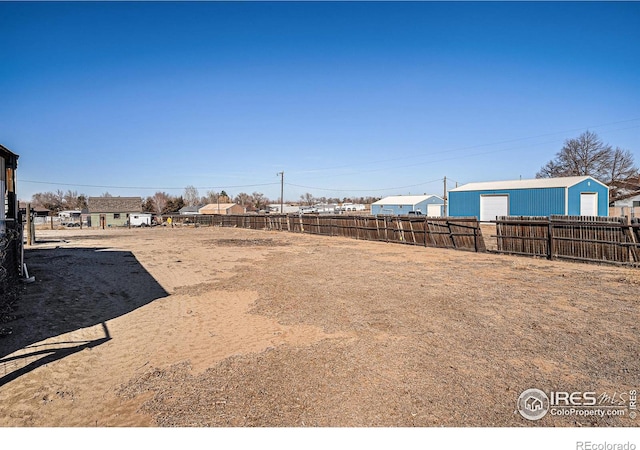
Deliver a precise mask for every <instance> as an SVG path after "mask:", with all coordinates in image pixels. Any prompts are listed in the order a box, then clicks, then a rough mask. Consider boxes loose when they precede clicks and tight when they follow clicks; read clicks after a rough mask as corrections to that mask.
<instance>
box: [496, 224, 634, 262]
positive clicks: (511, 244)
mask: <svg viewBox="0 0 640 450" xmlns="http://www.w3.org/2000/svg"><path fill="white" fill-rule="evenodd" d="M632 228H633V227H632V226H630V225H629V224H628V222H627V219H626V218H625V217H592V216H556V215H553V216H551V217H549V218H548V217H513V216H506V217H499V218H497V219H496V234H497V241H498V252H501V253H513V254H522V255H531V256H546V257H547V258H549V259H552V258H558V259H573V260H581V261H590V262H610V263H617V264H633V263H637V262H640V259H638V248H637V245H636V242H637V240H636V239H635V237H634V233H633V231H632Z"/></svg>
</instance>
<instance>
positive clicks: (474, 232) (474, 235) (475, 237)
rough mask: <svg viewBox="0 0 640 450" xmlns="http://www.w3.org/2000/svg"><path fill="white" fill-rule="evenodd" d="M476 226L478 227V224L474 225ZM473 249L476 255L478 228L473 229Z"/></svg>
mask: <svg viewBox="0 0 640 450" xmlns="http://www.w3.org/2000/svg"><path fill="white" fill-rule="evenodd" d="M476 225H477V226H478V227H479V226H480V224H479V223H476ZM473 248H474V249H475V251H476V253H478V228H477V227H473Z"/></svg>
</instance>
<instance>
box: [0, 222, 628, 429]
mask: <svg viewBox="0 0 640 450" xmlns="http://www.w3.org/2000/svg"><path fill="white" fill-rule="evenodd" d="M38 239H39V243H37V244H36V245H34V246H32V247H31V248H29V249H28V250H27V252H26V262H27V264H28V268H29V272H30V275H35V277H36V280H37V281H36V282H35V283H33V284H28V285H24V291H23V295H22V300H21V303H20V308H19V309H18V311H17V315H18V317H17V318H16V319H15V320H13V321H12V322H10V323H6V324H3V326H10V327H11V328H12V329H13V333H12V334H11V335H9V336H6V337H3V338H0V399H2V401H0V425H2V426H16V427H23V426H64V427H75V426H88V427H95V426H99V427H103V426H127V427H130V426H135V427H142V426H144V427H146V426H198V427H200V426H244V427H249V426H260V427H262V426H277V427H279V426H287V427H312V426H323V427H329V426H331V427H334V426H337V427H379V426H390V427H411V426H419V427H431V426H456V427H467V426H487V427H497V426H506V427H529V426H546V427H548V426H602V427H610V426H638V424H639V423H640V418H636V419H632V418H630V417H629V412H630V411H626V414H625V415H624V416H622V417H608V416H605V417H597V416H595V417H577V416H568V417H558V416H552V415H551V414H547V415H546V416H545V417H544V418H543V419H541V420H538V421H528V420H525V419H524V418H523V417H521V416H520V414H519V413H518V412H517V411H516V401H517V398H518V396H519V394H520V393H521V392H522V391H524V390H525V389H528V388H532V387H535V388H539V389H542V390H544V391H545V392H550V391H569V392H573V391H595V392H597V393H598V394H602V393H606V395H609V396H610V397H611V396H613V398H615V399H616V400H620V397H615V396H616V395H618V396H619V395H620V393H623V392H629V390H632V389H638V388H640V376H639V374H640V358H638V353H639V352H638V348H639V345H638V344H639V343H640V337H639V336H640V333H639V326H640V325H639V323H640V321H639V319H640V314H639V308H638V307H639V306H640V296H639V295H638V294H639V292H640V270H639V269H629V268H620V267H614V266H597V265H587V264H578V263H569V262H555V261H546V260H538V259H532V258H531V259H530V258H524V257H511V256H504V255H494V254H474V253H469V252H462V251H454V250H441V249H432V248H422V247H412V246H405V245H398V244H386V243H377V242H363V241H356V240H351V239H346V238H336V237H322V236H309V235H300V234H293V233H286V232H266V231H252V230H242V229H230V228H173V229H172V228H154V229H132V230H127V229H122V230H87V229H83V230H79V229H74V230H59V231H49V230H45V231H39V232H38ZM622 400H625V399H624V396H623V397H622ZM626 400H627V401H628V398H627V399H626Z"/></svg>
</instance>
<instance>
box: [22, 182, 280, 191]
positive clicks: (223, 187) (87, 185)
mask: <svg viewBox="0 0 640 450" xmlns="http://www.w3.org/2000/svg"><path fill="white" fill-rule="evenodd" d="M19 182H20V183H35V184H50V185H54V186H71V187H92V188H105V189H150V190H167V191H175V190H177V189H184V188H185V187H186V186H185V187H149V186H109V185H100V184H76V183H57V182H54V181H34V180H19ZM276 184H280V183H262V184H244V185H235V186H204V187H202V186H200V187H198V186H194V187H195V188H196V189H230V188H234V189H235V188H246V187H259V186H273V185H276Z"/></svg>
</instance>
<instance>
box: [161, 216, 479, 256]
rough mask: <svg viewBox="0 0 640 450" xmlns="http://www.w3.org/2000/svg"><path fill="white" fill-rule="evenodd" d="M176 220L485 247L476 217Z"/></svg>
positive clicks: (179, 220) (428, 244) (460, 247)
mask: <svg viewBox="0 0 640 450" xmlns="http://www.w3.org/2000/svg"><path fill="white" fill-rule="evenodd" d="M173 220H174V223H195V224H199V225H209V226H221V227H238V228H250V229H255V230H278V231H290V232H294V233H309V234H318V235H323V236H343V237H350V238H353V239H362V240H367V241H383V242H395V243H401V244H410V245H421V246H424V247H440V248H453V249H458V250H469V251H475V252H483V251H485V250H486V247H485V243H484V239H483V237H482V232H481V230H480V226H479V223H478V220H477V219H476V218H475V217H456V218H452V217H426V216H418V217H409V216H362V215H353V216H348V215H319V214H303V215H286V214H267V215H255V214H244V215H195V216H188V217H186V216H185V217H184V218H183V216H173Z"/></svg>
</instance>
